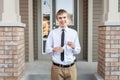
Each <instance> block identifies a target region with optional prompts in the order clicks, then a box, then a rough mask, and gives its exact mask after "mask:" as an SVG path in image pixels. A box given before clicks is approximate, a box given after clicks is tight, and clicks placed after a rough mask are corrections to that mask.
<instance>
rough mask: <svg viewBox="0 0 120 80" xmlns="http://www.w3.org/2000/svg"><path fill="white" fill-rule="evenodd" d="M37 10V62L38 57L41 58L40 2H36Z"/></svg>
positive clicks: (40, 0) (39, 0)
mask: <svg viewBox="0 0 120 80" xmlns="http://www.w3.org/2000/svg"><path fill="white" fill-rule="evenodd" d="M37 5H38V6H37V7H38V8H37V10H38V13H37V15H38V20H37V21H38V60H40V56H41V54H42V49H43V48H42V27H41V25H42V19H41V18H42V15H41V14H42V12H41V11H42V0H38V2H37Z"/></svg>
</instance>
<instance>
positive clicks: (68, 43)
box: [67, 41, 75, 49]
mask: <svg viewBox="0 0 120 80" xmlns="http://www.w3.org/2000/svg"><path fill="white" fill-rule="evenodd" d="M67 45H68V46H70V47H71V48H72V49H75V44H74V43H73V42H71V41H68V42H67Z"/></svg>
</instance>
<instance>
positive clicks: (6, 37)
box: [0, 26, 25, 80]
mask: <svg viewBox="0 0 120 80" xmlns="http://www.w3.org/2000/svg"><path fill="white" fill-rule="evenodd" d="M24 50H25V48H24V27H19V26H0V80H20V78H21V76H22V75H23V72H24V66H25V62H24V60H25V59H24V57H25V55H24Z"/></svg>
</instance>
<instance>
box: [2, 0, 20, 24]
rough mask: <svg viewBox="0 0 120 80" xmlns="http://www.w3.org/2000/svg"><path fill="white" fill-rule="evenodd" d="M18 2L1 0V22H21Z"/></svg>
mask: <svg viewBox="0 0 120 80" xmlns="http://www.w3.org/2000/svg"><path fill="white" fill-rule="evenodd" d="M20 19H21V18H20V14H19V0H3V13H2V22H21V20H20Z"/></svg>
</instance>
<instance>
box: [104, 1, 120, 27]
mask: <svg viewBox="0 0 120 80" xmlns="http://www.w3.org/2000/svg"><path fill="white" fill-rule="evenodd" d="M103 2H104V3H103V4H104V5H103V11H104V12H103V24H104V25H120V13H119V12H118V0H103Z"/></svg>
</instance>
